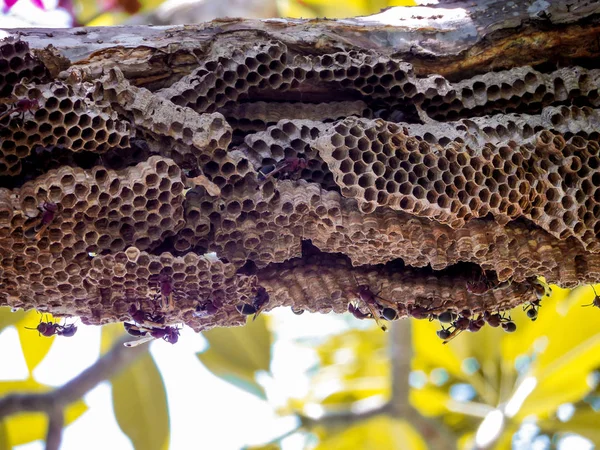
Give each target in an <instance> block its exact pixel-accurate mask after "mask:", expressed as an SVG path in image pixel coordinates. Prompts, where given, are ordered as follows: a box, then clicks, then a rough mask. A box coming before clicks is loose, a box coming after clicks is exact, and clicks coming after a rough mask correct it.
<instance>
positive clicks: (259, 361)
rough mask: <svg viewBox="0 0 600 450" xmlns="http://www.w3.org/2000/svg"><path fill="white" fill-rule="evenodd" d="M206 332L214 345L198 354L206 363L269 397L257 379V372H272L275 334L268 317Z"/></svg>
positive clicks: (222, 375) (218, 373) (217, 372)
mask: <svg viewBox="0 0 600 450" xmlns="http://www.w3.org/2000/svg"><path fill="white" fill-rule="evenodd" d="M202 335H203V336H204V337H205V338H206V340H207V341H208V343H209V345H210V347H209V348H208V350H206V351H205V352H203V353H198V358H199V359H200V361H202V364H204V366H205V367H206V368H207V369H208V370H210V371H211V372H212V373H213V374H214V375H216V376H218V377H220V378H222V379H224V380H225V381H228V382H229V383H231V384H233V385H235V386H238V387H240V388H242V389H245V390H246V391H248V392H250V393H252V394H255V395H257V396H259V397H261V398H265V392H264V389H263V388H262V387H261V386H260V385H259V384H258V383H257V382H256V379H255V375H256V372H259V371H266V372H268V371H269V367H270V364H271V342H272V335H271V333H270V332H269V330H268V329H267V325H266V319H265V318H264V316H259V317H258V319H257V320H256V321H250V320H249V321H248V323H247V324H246V325H245V326H244V327H233V328H214V329H212V330H209V331H205V332H203V333H202Z"/></svg>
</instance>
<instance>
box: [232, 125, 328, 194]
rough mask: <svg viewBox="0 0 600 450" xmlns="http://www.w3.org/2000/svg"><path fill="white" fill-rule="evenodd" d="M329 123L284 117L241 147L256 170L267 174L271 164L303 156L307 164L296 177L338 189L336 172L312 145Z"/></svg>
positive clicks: (248, 138)
mask: <svg viewBox="0 0 600 450" xmlns="http://www.w3.org/2000/svg"><path fill="white" fill-rule="evenodd" d="M329 126H330V125H328V124H325V123H322V122H316V121H313V120H294V121H291V120H281V121H279V122H278V123H277V124H275V125H273V126H271V127H269V128H268V129H267V130H265V131H264V132H258V133H253V134H251V135H248V136H247V137H246V139H245V142H244V145H243V146H241V147H240V150H241V151H242V152H243V153H244V154H245V155H246V157H247V158H248V160H249V161H250V162H251V163H252V165H253V166H254V169H255V170H256V171H261V172H262V173H264V174H265V176H268V173H269V170H270V169H271V166H276V165H277V163H280V162H283V161H284V160H286V159H287V160H293V159H295V158H301V159H303V160H305V162H306V164H305V167H303V168H302V169H301V170H299V171H298V173H297V174H295V176H296V177H297V178H301V179H303V180H306V181H309V182H312V183H318V184H320V185H321V186H322V187H323V189H327V190H331V189H335V190H337V189H338V187H337V184H336V183H335V181H334V180H333V174H332V173H331V171H330V170H329V167H328V166H327V164H326V163H325V161H323V159H321V157H320V156H319V153H318V152H317V150H316V149H315V148H313V142H314V141H315V140H316V138H317V137H319V135H320V133H321V132H322V131H323V130H325V129H327V128H328V127H329Z"/></svg>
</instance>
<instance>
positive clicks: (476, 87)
mask: <svg viewBox="0 0 600 450" xmlns="http://www.w3.org/2000/svg"><path fill="white" fill-rule="evenodd" d="M598 88H600V70H597V69H594V70H587V69H584V68H581V67H564V68H561V69H558V70H555V71H554V72H550V73H542V72H539V71H537V70H534V69H533V68H531V67H528V66H524V67H516V68H513V69H509V70H505V71H501V72H490V73H486V74H483V75H477V76H475V77H473V78H470V79H468V80H463V81H460V82H457V83H448V82H446V81H445V80H444V79H443V78H441V79H440V78H437V82H436V86H435V87H433V88H431V89H428V90H423V89H422V88H421V83H417V85H416V86H415V95H414V96H412V97H413V101H414V102H415V104H417V105H418V106H419V107H420V108H421V109H422V110H423V111H425V113H426V114H427V115H428V116H429V117H431V118H433V119H435V120H438V121H444V120H457V119H459V118H463V117H470V116H482V115H486V114H496V113H506V112H508V113H511V112H514V111H521V112H531V111H538V110H539V109H540V107H544V106H548V105H550V104H552V103H555V102H563V101H573V100H575V99H578V98H579V99H580V98H585V99H586V101H587V102H588V104H590V105H592V106H598V105H599V103H600V96H599V95H598Z"/></svg>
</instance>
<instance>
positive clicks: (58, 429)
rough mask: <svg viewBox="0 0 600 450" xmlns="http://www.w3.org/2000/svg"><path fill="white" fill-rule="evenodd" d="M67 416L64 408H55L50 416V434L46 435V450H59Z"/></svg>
mask: <svg viewBox="0 0 600 450" xmlns="http://www.w3.org/2000/svg"><path fill="white" fill-rule="evenodd" d="M64 424H65V414H64V411H63V410H62V408H55V409H54V411H52V412H51V413H49V414H48V432H47V433H46V450H59V449H60V441H61V440H62V429H63V426H64Z"/></svg>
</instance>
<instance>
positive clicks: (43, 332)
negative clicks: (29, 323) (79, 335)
mask: <svg viewBox="0 0 600 450" xmlns="http://www.w3.org/2000/svg"><path fill="white" fill-rule="evenodd" d="M25 328H26V329H27V330H37V332H38V334H39V335H40V336H45V337H51V336H54V335H55V334H56V335H57V336H64V337H72V336H73V335H74V334H75V333H76V332H77V327H76V326H75V324H65V325H60V324H58V323H54V322H50V321H48V320H47V319H46V321H45V322H44V321H43V316H42V318H40V323H39V324H38V326H37V327H35V328H30V327H25Z"/></svg>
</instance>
